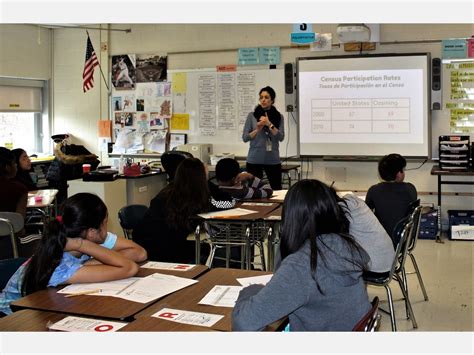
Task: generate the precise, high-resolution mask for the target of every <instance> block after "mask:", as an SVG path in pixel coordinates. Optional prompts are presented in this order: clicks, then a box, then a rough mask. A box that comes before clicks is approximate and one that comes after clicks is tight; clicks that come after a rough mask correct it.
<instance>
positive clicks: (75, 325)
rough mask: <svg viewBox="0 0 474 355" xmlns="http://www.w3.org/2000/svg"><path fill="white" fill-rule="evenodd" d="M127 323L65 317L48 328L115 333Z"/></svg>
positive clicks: (66, 330) (65, 330)
mask: <svg viewBox="0 0 474 355" xmlns="http://www.w3.org/2000/svg"><path fill="white" fill-rule="evenodd" d="M127 324H128V323H122V322H110V321H106V320H100V319H92V318H82V317H72V316H69V317H66V318H63V319H61V320H60V321H59V322H56V323H54V324H52V325H51V326H49V329H50V330H61V331H63V332H98V333H104V332H115V331H117V330H119V329H120V328H123V327H125V326H126V325H127Z"/></svg>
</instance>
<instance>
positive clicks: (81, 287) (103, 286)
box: [58, 277, 140, 297]
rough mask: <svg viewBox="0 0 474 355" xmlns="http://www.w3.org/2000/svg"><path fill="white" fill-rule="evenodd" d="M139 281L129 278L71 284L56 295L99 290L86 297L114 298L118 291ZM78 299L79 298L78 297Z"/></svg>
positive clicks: (135, 278) (137, 278)
mask: <svg viewBox="0 0 474 355" xmlns="http://www.w3.org/2000/svg"><path fill="white" fill-rule="evenodd" d="M138 280H140V278H139V277H129V278H128V279H121V280H115V281H106V282H89V283H81V284H72V285H68V286H66V287H64V288H63V289H61V290H59V291H58V293H68V294H69V293H79V292H86V291H91V290H100V292H97V293H93V294H90V295H88V296H112V297H115V296H116V295H117V293H118V292H120V290H123V289H124V288H126V287H129V286H130V285H131V284H133V283H134V282H136V281H138ZM78 297H79V296H78Z"/></svg>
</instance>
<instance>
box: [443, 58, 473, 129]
mask: <svg viewBox="0 0 474 355" xmlns="http://www.w3.org/2000/svg"><path fill="white" fill-rule="evenodd" d="M443 66H444V68H443V70H444V71H443V75H442V77H443V81H444V83H443V87H445V88H448V89H447V90H443V103H444V106H445V108H446V109H448V110H449V113H450V122H449V126H450V131H451V133H455V134H473V133H474V61H473V60H470V59H466V60H465V61H462V62H459V61H449V60H447V61H443Z"/></svg>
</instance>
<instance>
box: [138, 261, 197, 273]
mask: <svg viewBox="0 0 474 355" xmlns="http://www.w3.org/2000/svg"><path fill="white" fill-rule="evenodd" d="M195 266H196V265H194V264H175V263H163V262H160V261H149V262H147V263H146V264H144V265H142V266H141V267H142V268H145V269H158V270H174V271H189V270H191V269H192V268H194V267H195Z"/></svg>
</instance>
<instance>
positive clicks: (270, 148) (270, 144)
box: [267, 139, 272, 152]
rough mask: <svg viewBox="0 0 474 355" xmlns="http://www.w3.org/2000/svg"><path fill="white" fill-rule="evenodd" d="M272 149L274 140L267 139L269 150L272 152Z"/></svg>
mask: <svg viewBox="0 0 474 355" xmlns="http://www.w3.org/2000/svg"><path fill="white" fill-rule="evenodd" d="M271 151H272V140H271V139H267V152H271Z"/></svg>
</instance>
